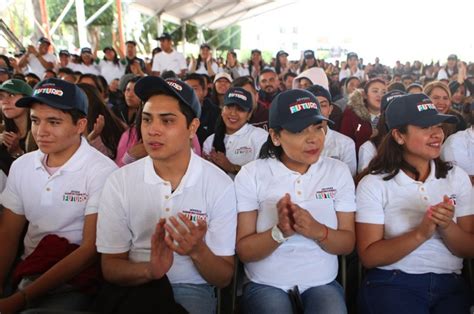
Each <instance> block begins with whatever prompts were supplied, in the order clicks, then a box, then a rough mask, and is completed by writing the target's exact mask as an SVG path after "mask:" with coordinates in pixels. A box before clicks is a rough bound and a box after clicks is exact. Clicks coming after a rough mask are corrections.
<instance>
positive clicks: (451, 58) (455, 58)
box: [448, 53, 458, 61]
mask: <svg viewBox="0 0 474 314" xmlns="http://www.w3.org/2000/svg"><path fill="white" fill-rule="evenodd" d="M448 60H456V61H457V60H458V56H457V55H455V54H454V53H452V54H450V55H449V56H448Z"/></svg>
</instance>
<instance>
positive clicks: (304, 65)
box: [285, 57, 319, 80]
mask: <svg viewBox="0 0 474 314" xmlns="http://www.w3.org/2000/svg"><path fill="white" fill-rule="evenodd" d="M311 59H313V60H314V64H313V65H312V66H310V67H308V65H307V64H306V58H303V62H301V66H300V73H301V72H303V71H305V70H307V69H311V68H315V67H318V66H319V64H318V63H319V62H318V59H316V58H314V57H313V58H311ZM285 80H286V78H285Z"/></svg>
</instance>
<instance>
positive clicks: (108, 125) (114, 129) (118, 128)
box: [77, 83, 125, 159]
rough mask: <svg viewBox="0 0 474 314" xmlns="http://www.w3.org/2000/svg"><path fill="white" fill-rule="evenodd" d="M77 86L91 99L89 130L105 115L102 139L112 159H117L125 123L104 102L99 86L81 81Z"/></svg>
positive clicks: (88, 111) (88, 113) (88, 118)
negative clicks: (116, 155) (100, 116)
mask: <svg viewBox="0 0 474 314" xmlns="http://www.w3.org/2000/svg"><path fill="white" fill-rule="evenodd" d="M77 86H79V87H80V88H81V89H82V90H83V91H84V92H85V93H86V95H87V99H88V100H89V107H88V110H87V131H88V132H92V130H93V129H94V123H95V122H96V120H97V117H98V116H99V115H102V116H103V117H104V122H105V125H104V129H103V130H102V133H101V134H100V139H101V140H102V142H103V143H104V145H105V146H106V147H107V148H108V149H109V150H110V151H111V152H112V154H113V156H112V159H115V154H116V153H117V147H118V143H119V141H120V137H121V135H122V133H123V132H124V131H125V127H124V125H123V124H122V123H121V122H120V120H119V119H118V118H117V117H116V116H115V115H114V114H113V113H112V112H111V111H110V109H109V108H108V107H107V105H106V104H105V103H104V101H103V100H102V97H101V96H100V94H99V90H98V89H97V88H95V87H94V86H91V85H89V84H84V83H79V84H77Z"/></svg>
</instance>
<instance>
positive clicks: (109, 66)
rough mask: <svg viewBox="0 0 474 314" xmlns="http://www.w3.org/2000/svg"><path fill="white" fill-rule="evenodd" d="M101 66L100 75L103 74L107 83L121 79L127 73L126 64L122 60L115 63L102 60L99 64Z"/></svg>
mask: <svg viewBox="0 0 474 314" xmlns="http://www.w3.org/2000/svg"><path fill="white" fill-rule="evenodd" d="M97 67H98V68H99V72H100V75H102V76H103V77H104V78H105V80H106V81H107V84H110V83H112V81H113V80H115V79H119V80H120V79H121V78H122V76H123V75H124V74H125V65H123V64H122V63H121V62H120V61H119V62H118V63H117V64H115V63H114V62H113V61H108V60H100V61H99V64H98V66H97Z"/></svg>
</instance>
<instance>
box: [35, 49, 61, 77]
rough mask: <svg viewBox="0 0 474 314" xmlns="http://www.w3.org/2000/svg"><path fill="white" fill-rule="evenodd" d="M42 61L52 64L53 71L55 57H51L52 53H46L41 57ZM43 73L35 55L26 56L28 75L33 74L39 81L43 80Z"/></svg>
mask: <svg viewBox="0 0 474 314" xmlns="http://www.w3.org/2000/svg"><path fill="white" fill-rule="evenodd" d="M43 59H45V60H46V61H47V62H52V63H53V67H52V68H51V69H54V67H55V66H56V62H57V59H56V56H55V55H53V54H52V53H47V54H45V55H43ZM45 71H46V69H45V67H44V66H43V65H42V64H41V62H40V61H39V60H38V58H37V57H36V56H35V55H33V54H30V55H29V56H28V73H34V74H36V75H38V77H39V78H40V79H43V75H44V72H45Z"/></svg>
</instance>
